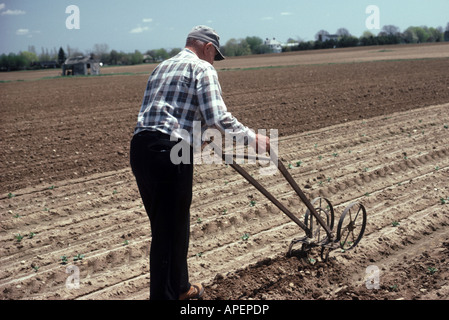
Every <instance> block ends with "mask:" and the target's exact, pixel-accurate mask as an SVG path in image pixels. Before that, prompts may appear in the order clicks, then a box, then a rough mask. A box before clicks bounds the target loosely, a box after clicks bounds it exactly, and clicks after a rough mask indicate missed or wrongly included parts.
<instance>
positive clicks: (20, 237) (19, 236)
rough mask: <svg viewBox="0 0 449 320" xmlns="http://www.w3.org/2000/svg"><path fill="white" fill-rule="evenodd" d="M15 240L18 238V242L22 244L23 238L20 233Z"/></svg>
mask: <svg viewBox="0 0 449 320" xmlns="http://www.w3.org/2000/svg"><path fill="white" fill-rule="evenodd" d="M14 238H16V240H17V242H20V241H22V239H23V236H22V235H21V234H20V233H18V234H17V235H16V236H14Z"/></svg>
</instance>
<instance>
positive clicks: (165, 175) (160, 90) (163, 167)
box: [130, 26, 269, 300]
mask: <svg viewBox="0 0 449 320" xmlns="http://www.w3.org/2000/svg"><path fill="white" fill-rule="evenodd" d="M219 39H220V38H219V36H218V35H217V33H216V32H215V31H214V30H212V29H211V28H209V27H206V26H198V27H195V28H193V29H192V31H191V32H190V33H189V35H188V36H187V41H186V45H185V48H184V49H183V50H182V51H181V52H180V53H179V54H178V55H176V56H175V57H173V58H171V59H168V60H166V61H164V62H162V63H161V64H160V65H159V66H157V67H156V69H155V70H154V71H153V73H152V74H151V76H150V78H149V80H148V84H147V88H146V90H145V94H144V98H143V102H142V106H141V110H140V112H139V116H138V121H137V126H136V128H135V132H134V136H133V139H132V141H131V150H130V163H131V167H132V170H133V173H134V175H135V178H136V182H137V185H138V188H139V192H140V195H141V197H142V201H143V203H144V206H145V210H146V212H147V214H148V217H149V219H150V223H151V232H152V241H151V250H150V299H152V300H177V299H181V300H183V299H194V298H199V297H200V296H201V295H202V294H203V291H204V288H203V286H202V285H201V284H193V285H191V284H190V282H189V276H188V267H187V252H188V246H189V232H190V205H191V201H192V181H193V152H192V150H193V149H192V144H191V142H192V141H193V137H191V136H190V137H185V136H182V135H180V134H179V132H181V131H183V132H188V133H189V134H190V135H192V134H193V123H194V121H201V124H202V125H204V126H207V127H214V128H217V129H219V130H220V131H221V132H222V133H225V130H226V133H229V134H231V135H232V136H233V137H235V138H236V139H244V141H245V143H247V144H250V145H251V146H252V147H254V148H256V147H257V146H259V147H261V148H266V150H269V138H268V137H265V136H263V135H260V134H257V135H256V134H255V133H254V132H252V131H251V130H249V129H248V128H247V127H245V126H244V125H242V124H241V123H240V122H238V121H237V119H235V118H234V117H233V116H232V115H231V114H230V113H229V112H228V111H227V109H226V105H225V103H224V102H223V99H222V96H221V87H220V84H219V82H218V76H217V72H216V70H215V69H214V67H213V63H214V61H219V60H223V59H224V57H223V55H222V53H221V52H220V43H219ZM171 136H173V137H175V138H174V140H175V141H171ZM183 139H184V140H183ZM189 140H190V141H189ZM181 141H187V142H190V150H189V149H188V150H189V151H190V156H189V159H190V161H185V162H184V161H183V162H181V163H179V164H174V163H173V161H171V158H170V153H171V150H172V148H173V147H174V146H175V145H176V144H178V143H179V142H181ZM182 150H184V151H185V149H182ZM181 152H183V151H181ZM186 162H187V163H186Z"/></svg>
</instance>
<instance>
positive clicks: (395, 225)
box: [391, 221, 399, 227]
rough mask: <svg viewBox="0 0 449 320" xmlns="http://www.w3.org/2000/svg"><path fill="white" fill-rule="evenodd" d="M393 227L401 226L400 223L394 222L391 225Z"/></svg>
mask: <svg viewBox="0 0 449 320" xmlns="http://www.w3.org/2000/svg"><path fill="white" fill-rule="evenodd" d="M391 225H392V226H393V227H397V226H399V222H398V221H393V222H392V223H391Z"/></svg>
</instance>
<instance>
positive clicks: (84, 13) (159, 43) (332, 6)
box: [0, 0, 449, 54]
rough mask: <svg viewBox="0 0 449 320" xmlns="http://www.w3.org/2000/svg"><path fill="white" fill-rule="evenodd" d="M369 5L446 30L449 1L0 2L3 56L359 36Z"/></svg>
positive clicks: (394, 17) (385, 14)
mask: <svg viewBox="0 0 449 320" xmlns="http://www.w3.org/2000/svg"><path fill="white" fill-rule="evenodd" d="M69 5H76V6H77V7H78V8H79V10H80V15H79V21H80V28H79V29H67V28H66V19H67V18H68V17H69V15H70V14H68V13H66V8H67V7H68V6H69ZM369 5H375V6H377V7H378V8H379V17H380V24H381V27H382V26H384V25H389V24H393V25H396V26H398V27H399V28H400V29H401V31H404V30H405V29H406V28H407V27H409V26H421V25H426V26H428V27H439V26H441V27H443V28H446V25H447V24H448V22H449V14H448V13H449V0H368V1H365V0H317V1H310V0H226V1H216V0H172V1H161V0H159V1H154V0H128V1H116V0H108V1H105V0H0V53H9V52H14V53H18V52H20V51H26V50H28V47H29V46H30V45H33V46H34V47H35V48H36V51H37V53H38V54H39V53H40V52H41V50H42V48H46V49H48V50H52V49H54V48H56V49H59V47H63V48H64V50H65V49H66V48H67V46H70V47H71V48H74V49H78V50H79V51H81V52H88V51H89V50H91V49H92V48H93V47H94V45H95V44H107V45H108V48H109V50H112V49H115V50H117V51H124V52H133V51H134V50H139V51H141V52H145V51H146V50H149V49H158V48H166V49H170V48H175V47H178V48H180V47H183V45H184V43H185V38H186V35H187V34H188V32H189V31H190V29H191V28H192V27H193V26H195V25H200V24H204V25H209V26H211V27H213V28H214V29H216V31H217V32H218V33H219V34H220V36H221V40H222V43H223V44H224V43H226V41H228V40H229V39H231V38H237V39H238V38H245V37H246V36H258V37H260V38H263V39H265V38H267V37H269V38H273V37H274V38H276V39H278V40H280V41H282V42H284V41H287V39H288V38H293V39H297V38H301V39H303V40H306V41H307V40H314V36H315V34H316V33H317V32H318V31H319V30H321V29H324V30H327V31H328V32H329V33H335V32H336V31H337V29H338V28H341V27H344V28H346V29H348V30H349V32H350V33H351V34H353V35H354V36H357V37H359V36H360V35H362V33H363V32H364V31H366V30H367V27H366V19H367V18H368V17H369V14H367V13H366V8H367V7H368V6H369ZM371 31H372V32H373V33H375V34H377V33H378V32H379V30H371Z"/></svg>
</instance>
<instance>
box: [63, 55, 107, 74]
mask: <svg viewBox="0 0 449 320" xmlns="http://www.w3.org/2000/svg"><path fill="white" fill-rule="evenodd" d="M98 74H100V62H99V61H97V60H95V59H94V58H93V57H92V56H77V57H72V58H68V59H67V60H66V61H65V62H64V64H63V66H62V75H63V76H80V75H82V76H87V75H98Z"/></svg>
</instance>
